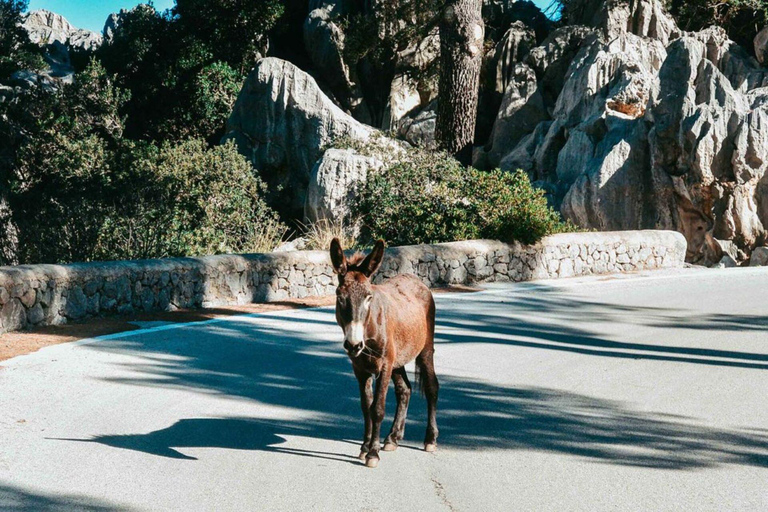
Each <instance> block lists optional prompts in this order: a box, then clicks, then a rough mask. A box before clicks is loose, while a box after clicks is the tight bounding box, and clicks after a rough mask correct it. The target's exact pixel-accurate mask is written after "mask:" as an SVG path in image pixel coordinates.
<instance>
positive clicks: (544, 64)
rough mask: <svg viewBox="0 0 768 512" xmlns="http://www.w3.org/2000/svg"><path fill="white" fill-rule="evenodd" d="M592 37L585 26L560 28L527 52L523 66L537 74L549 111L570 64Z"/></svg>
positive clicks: (593, 34) (560, 88) (590, 31)
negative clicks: (526, 65) (525, 65)
mask: <svg viewBox="0 0 768 512" xmlns="http://www.w3.org/2000/svg"><path fill="white" fill-rule="evenodd" d="M594 37H595V33H594V31H593V30H592V29H591V28H588V27H581V26H567V27H562V28H559V29H557V30H555V31H554V32H552V33H551V34H550V35H549V37H547V39H546V40H545V41H544V42H543V43H542V44H541V45H540V46H537V47H536V48H533V49H532V50H531V51H530V52H529V53H528V58H527V59H526V62H525V63H526V64H528V65H529V66H530V67H531V69H533V71H534V72H535V73H536V79H537V81H538V82H539V84H540V85H539V87H540V88H541V95H542V98H543V99H544V101H545V104H546V105H547V107H548V108H551V107H553V106H554V105H555V103H556V102H557V98H558V96H559V95H560V91H561V90H562V88H563V85H564V84H565V79H566V76H567V74H568V68H569V67H570V65H571V61H572V60H573V59H574V57H576V54H577V53H578V52H579V50H580V49H581V47H582V46H583V45H584V44H585V43H586V42H588V41H591V40H592V39H593V38H594Z"/></svg>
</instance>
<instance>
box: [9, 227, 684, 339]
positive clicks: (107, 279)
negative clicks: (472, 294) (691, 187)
mask: <svg viewBox="0 0 768 512" xmlns="http://www.w3.org/2000/svg"><path fill="white" fill-rule="evenodd" d="M685 249H686V242H685V238H684V237H683V236H682V235H681V234H680V233H677V232H673V231H630V232H615V233H575V234H561V235H553V236H550V237H546V238H544V239H543V240H542V241H541V242H539V243H537V244H535V245H528V246H526V245H520V244H509V245H508V244H504V243H501V242H497V241H490V240H471V241H465V242H452V243H445V244H435V245H417V246H407V247H393V248H390V249H387V253H386V256H385V258H384V261H383V263H382V267H381V269H380V271H379V272H378V274H377V275H376V278H375V281H376V282H382V281H384V280H386V279H387V278H390V277H393V276H396V275H398V274H415V275H417V276H419V277H420V278H421V279H422V280H423V281H424V282H425V283H426V284H427V285H429V286H430V287H439V286H445V285H449V284H469V283H476V282H484V281H527V280H532V279H547V278H558V277H572V276H582V275H590V274H605V273H612V272H629V271H635V270H647V269H657V268H673V267H680V266H682V265H683V260H684V258H685ZM335 287H336V278H335V276H334V274H333V270H332V268H331V265H330V260H329V257H328V253H327V252H326V251H296V252H286V253H271V254H244V255H220V256H206V257H202V258H171V259H163V260H146V261H116V262H96V263H81V264H72V265H29V266H18V267H0V332H7V331H12V330H18V329H23V328H25V327H29V326H40V325H57V324H63V323H66V322H68V321H77V320H82V319H85V318H88V317H93V316H107V315H116V314H130V313H134V312H140V311H168V310H173V309H177V308H201V307H202V308H206V307H213V306H220V305H231V304H246V303H252V302H274V301H280V300H284V299H288V298H303V297H307V296H320V295H329V294H333V293H334V290H335Z"/></svg>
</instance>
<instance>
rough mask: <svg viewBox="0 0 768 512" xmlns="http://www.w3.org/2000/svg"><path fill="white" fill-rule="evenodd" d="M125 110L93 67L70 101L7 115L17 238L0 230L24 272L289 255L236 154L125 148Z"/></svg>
mask: <svg viewBox="0 0 768 512" xmlns="http://www.w3.org/2000/svg"><path fill="white" fill-rule="evenodd" d="M126 98H127V96H126V94H125V93H124V92H123V91H122V90H121V89H119V88H117V87H115V86H114V85H113V80H112V78H111V77H110V76H109V75H108V74H106V72H105V71H104V68H103V67H101V66H100V65H99V64H98V63H97V62H95V61H94V62H92V63H91V65H90V66H89V68H88V69H87V70H86V71H85V72H84V73H81V74H79V75H78V76H77V79H76V80H75V83H74V84H73V85H70V86H66V87H64V88H63V89H62V90H61V91H60V92H54V93H50V94H47V93H42V92H40V91H36V92H33V93H31V94H30V95H28V96H26V97H24V98H23V101H18V102H13V103H12V104H10V105H8V104H4V105H0V110H1V111H0V115H2V116H4V118H5V119H6V121H7V122H6V123H3V124H0V150H1V151H0V156H2V158H0V190H5V191H7V192H6V193H5V199H6V201H7V206H8V208H7V209H5V208H4V209H2V210H0V213H2V215H3V218H2V219H0V226H3V227H5V226H8V225H10V226H11V227H12V229H10V230H8V229H0V238H2V237H8V236H13V238H14V239H15V241H16V242H17V243H15V244H13V245H15V246H16V247H17V248H18V249H17V254H16V258H15V259H17V260H18V262H20V263H61V262H71V261H89V260H94V259H121V258H131V259H133V258H151V257H166V256H186V255H202V254H213V253H221V252H244V251H262V250H271V249H272V248H274V246H275V245H277V243H279V241H280V239H281V237H282V235H283V233H284V230H285V228H284V227H283V225H282V224H280V222H279V221H278V219H277V215H276V213H275V212H274V211H272V210H271V209H269V208H268V207H267V205H266V203H265V202H264V200H263V199H262V198H263V196H264V195H265V187H264V184H263V183H262V182H261V181H260V180H259V178H258V177H257V176H256V175H255V173H254V171H253V170H252V168H251V166H250V163H249V162H248V161H247V160H246V159H245V158H244V157H243V156H241V155H240V154H238V152H237V150H236V148H235V147H234V145H233V144H228V145H225V146H219V147H215V148H212V149H209V148H208V146H207V145H206V143H205V142H204V141H202V140H199V139H190V140H187V141H183V142H181V143H165V144H162V145H158V144H156V143H153V142H141V141H131V140H128V139H125V138H123V136H122V133H123V122H122V118H121V117H120V116H119V115H118V111H119V110H120V107H121V105H122V104H123V103H124V101H125V100H126ZM6 141H11V142H10V143H6ZM6 144H7V145H6ZM13 242H14V240H2V239H0V244H2V245H3V246H9V245H12V243H13ZM4 257H6V258H7V257H8V256H7V255H6V256H4ZM8 262H9V261H6V262H5V263H8Z"/></svg>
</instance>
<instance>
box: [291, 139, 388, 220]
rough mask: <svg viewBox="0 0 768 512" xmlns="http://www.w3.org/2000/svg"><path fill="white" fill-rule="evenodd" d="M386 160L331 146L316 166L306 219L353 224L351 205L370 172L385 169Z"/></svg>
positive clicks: (309, 189)
mask: <svg viewBox="0 0 768 512" xmlns="http://www.w3.org/2000/svg"><path fill="white" fill-rule="evenodd" d="M383 166H384V161H383V159H380V158H377V157H375V156H366V155H362V154H360V153H358V152H356V151H355V150H353V149H329V150H328V151H326V152H325V154H324V155H323V157H322V158H321V159H320V160H318V161H317V163H316V164H315V167H314V168H313V169H312V176H311V177H310V180H309V188H308V190H307V202H306V205H305V208H304V218H305V222H307V223H317V222H319V221H328V222H331V223H332V224H333V225H339V224H340V225H345V226H351V224H352V222H351V219H350V209H349V205H350V204H351V202H352V201H353V200H354V198H355V197H356V196H357V194H358V191H359V189H360V186H361V185H363V184H364V183H365V180H366V178H367V176H368V172H369V171H370V170H372V169H381V168H382V167H383Z"/></svg>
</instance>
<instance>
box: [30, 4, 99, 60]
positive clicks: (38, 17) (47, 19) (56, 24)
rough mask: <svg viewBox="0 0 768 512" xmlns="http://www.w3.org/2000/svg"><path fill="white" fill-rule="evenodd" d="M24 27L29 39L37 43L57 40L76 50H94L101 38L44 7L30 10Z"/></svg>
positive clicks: (49, 42)
mask: <svg viewBox="0 0 768 512" xmlns="http://www.w3.org/2000/svg"><path fill="white" fill-rule="evenodd" d="M24 28H25V29H26V31H27V33H28V34H29V38H30V40H31V41H32V42H33V43H37V44H52V43H54V42H59V43H61V44H63V45H65V46H68V47H70V48H74V49H78V50H95V49H96V48H98V47H99V46H100V45H101V43H102V40H103V39H102V36H101V34H98V33H96V32H91V31H90V30H85V29H81V28H76V27H74V26H72V24H71V23H69V22H68V21H67V20H66V18H64V16H62V15H60V14H56V13H54V12H51V11H46V10H44V9H40V10H37V11H32V12H30V13H29V14H28V15H27V19H26V20H24Z"/></svg>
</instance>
